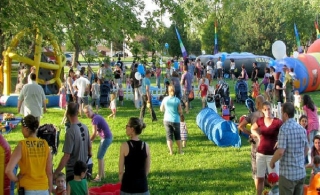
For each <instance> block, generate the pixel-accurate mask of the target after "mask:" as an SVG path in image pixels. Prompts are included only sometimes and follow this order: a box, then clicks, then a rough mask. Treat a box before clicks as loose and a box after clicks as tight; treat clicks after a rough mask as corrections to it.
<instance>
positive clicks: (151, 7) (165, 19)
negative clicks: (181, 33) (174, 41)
mask: <svg viewBox="0 0 320 195" xmlns="http://www.w3.org/2000/svg"><path fill="white" fill-rule="evenodd" d="M143 1H144V3H145V4H146V7H145V10H146V11H153V10H156V9H159V6H157V5H156V4H155V3H153V1H152V0H143ZM142 20H143V16H142ZM162 21H163V22H164V24H165V25H166V26H167V27H169V26H170V25H171V21H170V19H169V13H167V12H166V13H165V14H164V15H163V16H162Z"/></svg>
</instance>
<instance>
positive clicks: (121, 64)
mask: <svg viewBox="0 0 320 195" xmlns="http://www.w3.org/2000/svg"><path fill="white" fill-rule="evenodd" d="M123 57H125V56H123ZM117 64H118V65H119V66H120V69H121V71H123V68H124V66H123V62H122V61H121V58H120V57H118V61H117Z"/></svg>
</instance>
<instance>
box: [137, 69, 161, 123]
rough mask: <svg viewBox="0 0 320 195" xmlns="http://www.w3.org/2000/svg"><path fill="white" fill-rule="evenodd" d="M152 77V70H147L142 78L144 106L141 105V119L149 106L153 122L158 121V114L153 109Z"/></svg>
mask: <svg viewBox="0 0 320 195" xmlns="http://www.w3.org/2000/svg"><path fill="white" fill-rule="evenodd" d="M150 77H151V71H150V70H147V71H146V75H145V77H144V78H143V79H142V87H141V94H142V106H141V110H140V119H141V120H143V119H144V115H145V112H146V108H148V109H149V111H150V115H151V119H152V122H153V121H157V116H156V113H155V112H154V110H153V107H152V102H151V94H150V85H151V83H150Z"/></svg>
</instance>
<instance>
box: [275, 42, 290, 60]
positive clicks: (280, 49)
mask: <svg viewBox="0 0 320 195" xmlns="http://www.w3.org/2000/svg"><path fill="white" fill-rule="evenodd" d="M286 50H287V49H286V45H285V44H284V42H283V41H275V42H274V43H273V44H272V54H273V56H274V58H276V59H277V60H280V59H282V58H283V56H285V55H286Z"/></svg>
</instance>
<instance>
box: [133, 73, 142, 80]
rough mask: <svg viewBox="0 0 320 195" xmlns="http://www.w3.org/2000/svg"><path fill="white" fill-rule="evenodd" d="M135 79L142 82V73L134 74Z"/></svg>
mask: <svg viewBox="0 0 320 195" xmlns="http://www.w3.org/2000/svg"><path fill="white" fill-rule="evenodd" d="M134 77H135V78H136V79H137V80H140V79H141V74H140V72H136V73H135V74H134Z"/></svg>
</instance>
